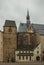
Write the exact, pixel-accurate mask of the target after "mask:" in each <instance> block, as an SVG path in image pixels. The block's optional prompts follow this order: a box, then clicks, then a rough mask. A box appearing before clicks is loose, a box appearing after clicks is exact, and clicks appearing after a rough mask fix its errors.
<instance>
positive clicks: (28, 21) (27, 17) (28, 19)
mask: <svg viewBox="0 0 44 65" xmlns="http://www.w3.org/2000/svg"><path fill="white" fill-rule="evenodd" d="M26 20H27V26H28V25H29V24H30V16H29V10H27V16H26Z"/></svg>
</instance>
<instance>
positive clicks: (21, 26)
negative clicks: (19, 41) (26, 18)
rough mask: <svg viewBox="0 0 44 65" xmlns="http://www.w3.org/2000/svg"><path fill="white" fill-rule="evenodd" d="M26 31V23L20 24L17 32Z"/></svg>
mask: <svg viewBox="0 0 44 65" xmlns="http://www.w3.org/2000/svg"><path fill="white" fill-rule="evenodd" d="M26 31H27V24H26V23H20V26H19V29H18V32H26Z"/></svg>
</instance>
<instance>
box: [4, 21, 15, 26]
mask: <svg viewBox="0 0 44 65" xmlns="http://www.w3.org/2000/svg"><path fill="white" fill-rule="evenodd" d="M4 26H6V27H9V26H12V27H14V26H16V23H15V21H13V20H6V21H5V24H4Z"/></svg>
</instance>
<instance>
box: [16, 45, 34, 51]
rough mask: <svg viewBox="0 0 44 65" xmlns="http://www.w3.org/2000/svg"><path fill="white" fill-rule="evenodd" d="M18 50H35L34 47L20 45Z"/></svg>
mask: <svg viewBox="0 0 44 65" xmlns="http://www.w3.org/2000/svg"><path fill="white" fill-rule="evenodd" d="M16 50H31V51H33V50H34V46H33V47H32V45H23V46H21V45H19V46H18V48H17V49H16Z"/></svg>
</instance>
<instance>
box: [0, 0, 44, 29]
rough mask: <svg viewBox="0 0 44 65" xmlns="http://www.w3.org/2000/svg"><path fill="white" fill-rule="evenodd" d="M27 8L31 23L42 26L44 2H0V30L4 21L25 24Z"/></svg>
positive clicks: (35, 0) (11, 0)
mask: <svg viewBox="0 0 44 65" xmlns="http://www.w3.org/2000/svg"><path fill="white" fill-rule="evenodd" d="M27 8H28V10H29V15H30V21H31V23H37V24H39V23H40V24H44V0H0V30H3V25H4V22H5V20H6V19H9V20H15V21H16V24H17V26H18V25H19V23H20V22H24V23H25V22H26V15H27Z"/></svg>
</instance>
